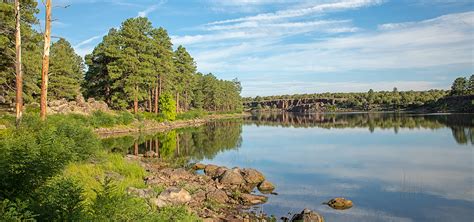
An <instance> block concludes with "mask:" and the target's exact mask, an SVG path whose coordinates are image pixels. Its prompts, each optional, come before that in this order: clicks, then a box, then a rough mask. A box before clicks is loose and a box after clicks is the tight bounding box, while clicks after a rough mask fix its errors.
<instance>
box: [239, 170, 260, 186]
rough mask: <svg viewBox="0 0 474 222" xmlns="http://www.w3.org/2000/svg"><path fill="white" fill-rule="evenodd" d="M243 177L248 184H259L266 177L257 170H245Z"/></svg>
mask: <svg viewBox="0 0 474 222" xmlns="http://www.w3.org/2000/svg"><path fill="white" fill-rule="evenodd" d="M242 176H243V177H244V179H245V181H247V183H252V184H259V183H261V182H263V181H264V180H265V176H263V174H262V173H260V172H258V171H257V170H255V169H243V170H242Z"/></svg>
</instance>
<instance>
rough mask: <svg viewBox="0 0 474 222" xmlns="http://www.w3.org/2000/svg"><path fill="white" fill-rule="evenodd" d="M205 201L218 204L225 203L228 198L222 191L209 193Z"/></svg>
mask: <svg viewBox="0 0 474 222" xmlns="http://www.w3.org/2000/svg"><path fill="white" fill-rule="evenodd" d="M206 199H208V200H213V201H216V202H218V203H225V202H227V201H228V200H229V197H228V196H227V194H226V193H225V192H224V191H223V190H215V191H211V192H209V193H208V194H207V195H206Z"/></svg>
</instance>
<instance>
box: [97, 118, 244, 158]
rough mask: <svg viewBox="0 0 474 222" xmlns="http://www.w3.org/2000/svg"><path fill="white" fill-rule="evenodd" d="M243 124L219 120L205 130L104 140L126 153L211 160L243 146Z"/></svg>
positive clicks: (194, 129)
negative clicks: (151, 153)
mask: <svg viewBox="0 0 474 222" xmlns="http://www.w3.org/2000/svg"><path fill="white" fill-rule="evenodd" d="M241 133H242V121H241V120H232V121H216V122H211V123H208V124H206V125H204V126H202V127H196V128H185V129H178V130H171V131H168V132H164V133H157V134H140V135H130V136H124V137H119V138H106V139H103V140H102V143H103V144H104V147H108V148H109V149H110V150H112V151H113V152H121V153H124V154H134V155H139V154H145V153H146V152H147V151H153V152H154V153H155V154H156V157H158V158H164V159H169V158H175V157H192V159H193V160H195V161H199V160H202V159H205V158H207V159H212V158H214V157H215V155H216V154H217V153H219V152H224V151H226V150H230V149H238V148H239V147H240V145H241V143H242V136H241Z"/></svg>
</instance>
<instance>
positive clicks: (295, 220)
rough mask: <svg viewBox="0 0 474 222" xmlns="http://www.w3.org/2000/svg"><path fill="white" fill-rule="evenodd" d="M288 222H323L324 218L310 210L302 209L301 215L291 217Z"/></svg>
mask: <svg viewBox="0 0 474 222" xmlns="http://www.w3.org/2000/svg"><path fill="white" fill-rule="evenodd" d="M290 222H324V218H323V216H321V215H319V214H318V213H316V212H314V211H312V210H309V209H304V210H303V211H301V213H299V214H295V215H293V217H292V218H291V220H290Z"/></svg>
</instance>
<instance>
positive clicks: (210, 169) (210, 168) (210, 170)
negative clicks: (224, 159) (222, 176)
mask: <svg viewBox="0 0 474 222" xmlns="http://www.w3.org/2000/svg"><path fill="white" fill-rule="evenodd" d="M217 168H219V166H216V165H213V164H208V165H207V166H206V167H205V168H204V174H206V175H207V176H209V177H211V178H213V177H214V175H215V174H216V171H217Z"/></svg>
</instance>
